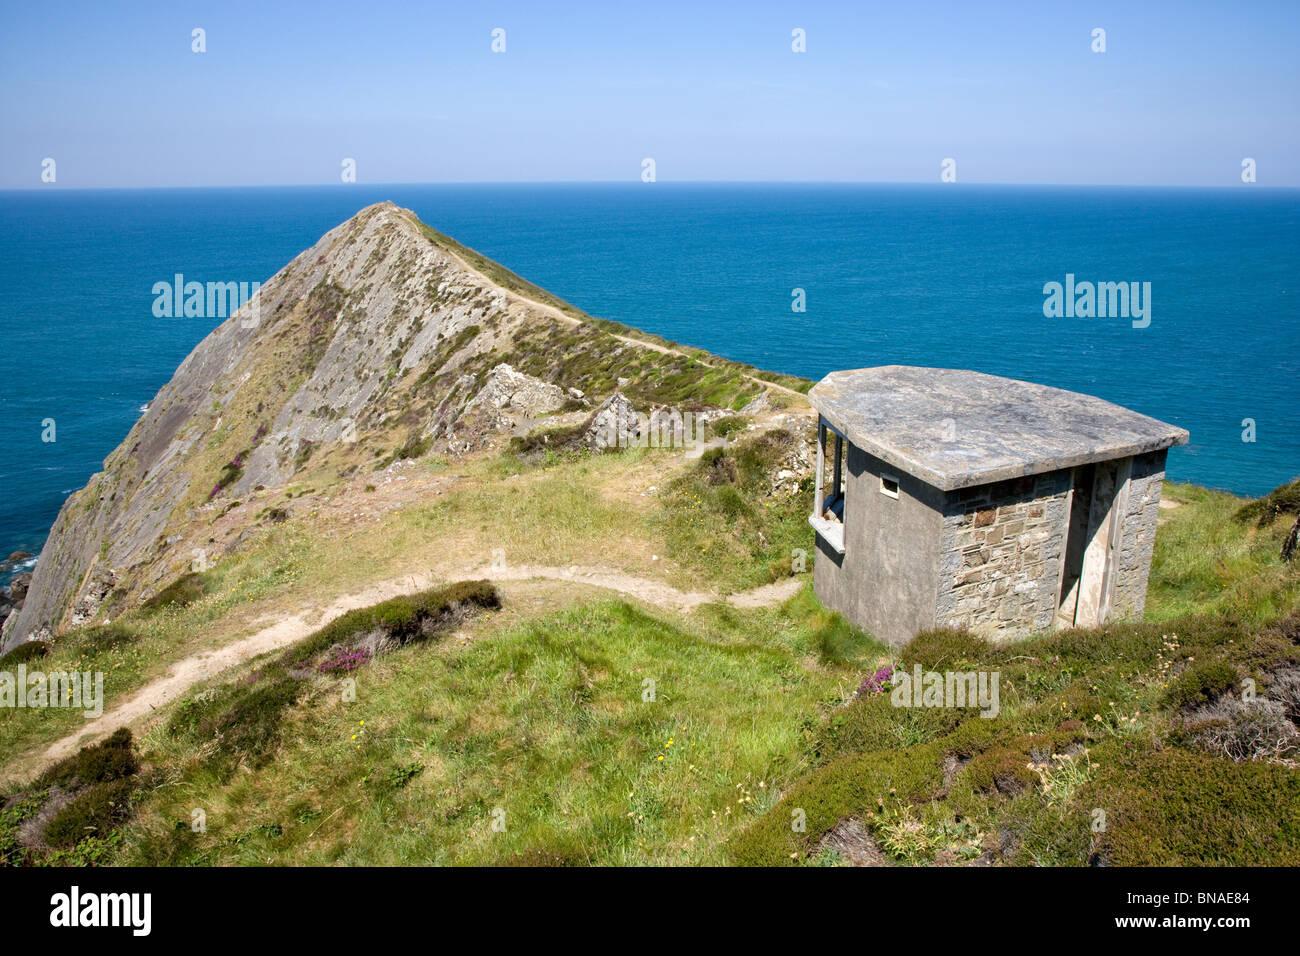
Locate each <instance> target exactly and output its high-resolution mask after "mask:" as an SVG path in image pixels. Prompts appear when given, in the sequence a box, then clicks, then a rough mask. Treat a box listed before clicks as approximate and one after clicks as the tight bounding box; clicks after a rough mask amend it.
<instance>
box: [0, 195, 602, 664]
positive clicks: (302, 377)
mask: <svg viewBox="0 0 1300 956" xmlns="http://www.w3.org/2000/svg"><path fill="white" fill-rule="evenodd" d="M471 259H473V260H474V263H475V264H474V265H473V266H471V265H469V264H468V262H467V260H471ZM485 264H486V265H485ZM487 265H490V266H493V267H495V268H494V269H492V270H489V271H493V272H494V273H495V279H496V280H497V281H494V279H489V278H488V277H487V276H485V275H484V274H483V272H482V271H480V270H481V269H484V268H485V267H486V266H487ZM511 280H514V281H513V282H512V281H511ZM498 281H506V282H508V283H509V284H512V285H515V286H516V288H517V287H519V286H521V285H522V286H526V283H523V282H522V280H518V279H517V277H514V276H512V275H511V274H509V273H506V272H505V271H504V270H500V267H496V266H495V264H493V263H487V261H486V260H482V259H479V258H477V257H476V256H475V255H474V254H473V253H471V252H470V251H469V250H465V249H463V248H462V247H459V246H457V245H456V244H455V243H454V242H452V241H451V240H449V239H447V238H446V237H443V236H441V235H439V234H438V233H435V232H433V231H432V230H430V229H428V227H426V226H424V225H423V224H422V223H421V222H420V221H419V220H418V219H417V218H416V217H415V215H414V214H413V213H411V212H410V211H409V210H404V209H399V208H398V207H397V206H395V205H393V204H392V203H381V204H379V205H376V206H371V207H369V208H367V209H364V210H362V211H361V212H360V213H358V214H357V215H356V216H355V217H353V218H352V219H350V220H349V221H347V222H345V223H343V224H342V225H340V226H338V227H337V228H335V229H333V230H331V231H330V232H329V233H327V234H326V235H325V236H323V237H322V238H321V240H320V241H319V242H317V243H316V244H315V245H314V246H313V247H312V248H310V249H308V250H307V251H306V252H303V253H302V254H301V255H299V256H298V257H297V258H295V259H294V260H293V261H292V262H290V263H289V264H288V265H287V266H285V267H284V268H283V269H282V270H280V272H279V273H277V274H276V275H275V276H274V277H273V278H272V279H271V280H269V281H268V282H266V283H265V284H264V285H263V286H262V288H261V290H260V292H259V293H258V295H257V296H256V297H255V298H254V299H253V300H251V301H250V302H249V303H247V304H246V305H245V306H244V307H243V308H242V309H240V310H239V311H238V312H237V313H236V314H234V315H233V316H231V317H230V318H229V319H228V320H227V321H226V322H224V323H223V324H222V325H221V326H220V327H218V328H217V329H216V330H214V331H213V332H212V333H211V334H210V335H209V336H208V337H207V338H205V339H204V340H203V341H202V342H201V343H200V344H199V345H198V347H196V348H195V349H194V351H193V352H192V353H191V354H190V355H189V357H188V358H186V359H185V361H184V362H183V363H182V364H181V366H180V368H178V369H177V371H176V374H175V376H174V377H173V379H172V380H171V381H170V382H169V383H168V384H167V385H166V386H165V387H164V388H163V389H162V390H161V391H160V392H159V393H158V395H157V397H156V398H155V399H154V400H153V401H152V402H151V403H150V404H149V406H148V410H147V411H146V413H145V414H144V416H143V417H142V418H141V419H140V420H139V421H138V422H137V423H136V425H135V426H134V427H133V428H132V429H131V432H130V433H129V434H128V435H127V437H126V440H125V441H123V443H122V444H121V445H120V446H119V447H118V448H117V449H116V450H115V451H114V452H113V453H112V454H111V455H109V457H108V458H107V459H106V461H105V462H104V470H103V471H102V472H100V473H99V474H96V475H95V476H94V477H93V478H92V479H91V480H90V482H89V483H88V484H87V485H86V487H85V488H83V489H82V490H81V491H79V492H77V493H76V494H74V495H72V496H71V497H70V498H69V499H68V500H67V502H65V504H64V507H63V509H62V511H61V512H60V513H59V516H58V519H57V521H56V522H55V525H54V528H53V530H52V531H51V534H50V537H49V540H48V542H47V543H46V546H45V548H44V550H43V551H42V553H41V557H40V560H39V562H38V564H37V566H36V570H35V574H34V577H33V580H32V582H31V590H30V593H29V594H28V595H27V600H26V601H25V603H24V604H23V606H22V608H21V609H20V610H18V611H16V612H15V613H14V614H12V615H11V616H10V617H9V619H8V620H7V621H6V622H5V627H4V642H3V643H4V645H5V647H11V646H13V645H14V644H16V643H18V642H20V641H22V640H27V639H29V638H30V637H33V636H35V637H48V636H49V635H50V634H52V633H54V632H57V631H58V630H59V629H60V628H62V627H65V626H68V625H73V624H79V623H82V622H85V621H88V620H91V619H93V618H94V617H96V616H97V615H98V614H100V613H101V605H102V604H103V602H104V601H105V599H106V598H109V597H110V595H111V599H112V601H113V602H114V603H116V604H117V605H119V606H124V605H126V604H128V603H129V602H131V601H139V600H142V599H143V598H145V597H147V596H148V595H149V593H150V592H151V591H152V590H154V589H156V588H157V587H158V586H159V585H160V584H164V583H166V580H167V579H169V578H171V577H174V576H175V575H177V574H180V573H184V571H185V570H186V569H187V566H188V565H189V564H190V563H191V562H192V561H193V560H194V558H195V556H194V555H191V554H190V553H178V552H179V548H178V547H177V545H179V544H180V542H181V541H182V539H183V537H184V536H183V535H181V534H179V533H178V532H179V531H180V530H183V529H184V528H185V527H186V526H187V524H189V523H191V522H193V521H194V520H196V519H197V518H201V517H202V516H203V514H204V513H205V512H215V511H217V510H218V509H220V508H222V507H224V506H225V505H226V504H228V503H229V502H231V501H234V500H237V499H239V498H240V497H242V496H246V495H249V494H253V493H256V492H258V491H260V490H263V489H268V488H275V487H277V486H282V485H284V484H285V483H287V482H290V481H292V480H293V479H294V478H295V477H297V476H301V475H303V473H304V472H311V473H313V474H326V473H328V474H329V475H335V476H337V475H346V474H348V473H349V472H355V471H356V470H358V469H360V468H366V467H375V464H376V459H378V460H379V461H380V462H382V461H383V460H384V456H385V454H386V455H387V456H388V460H392V459H393V458H398V457H409V456H411V455H413V454H418V453H420V452H422V451H424V450H427V449H428V448H430V447H431V446H432V445H433V444H434V443H436V442H441V443H442V444H443V446H444V448H443V450H444V451H448V450H449V451H451V452H457V451H464V450H467V449H470V448H473V447H476V445H479V444H481V443H482V442H483V441H484V437H485V433H486V431H490V430H491V428H492V427H497V428H499V427H500V426H501V416H500V415H499V414H495V413H497V412H498V410H499V408H500V406H501V404H502V402H503V401H505V402H506V403H507V404H508V403H509V401H510V396H509V395H504V398H503V394H504V392H510V393H511V394H515V393H518V394H520V395H523V394H536V395H540V396H542V399H544V400H542V401H541V402H540V406H539V407H538V408H536V409H524V411H526V412H533V413H536V414H541V413H543V412H549V411H555V410H557V409H559V408H560V407H561V406H562V405H564V404H565V403H566V402H572V403H574V407H575V408H580V407H581V406H582V402H581V401H580V400H579V399H578V398H577V397H574V396H576V395H579V394H580V393H578V392H574V393H572V394H570V393H568V392H565V391H561V389H559V388H558V387H555V386H550V387H545V386H544V383H543V382H541V381H540V380H537V379H536V378H535V377H531V376H525V375H523V373H515V372H514V371H513V369H508V370H506V371H508V372H509V373H510V375H506V372H505V371H498V372H497V373H496V374H495V375H493V373H492V369H494V368H496V367H497V366H498V365H500V364H501V363H502V362H503V361H506V360H508V359H509V358H511V356H512V355H514V354H516V351H517V348H516V346H515V345H514V339H515V338H516V336H517V334H518V333H519V331H520V329H521V327H524V326H527V327H528V334H529V335H531V336H534V337H535V338H534V339H533V341H534V342H542V341H546V340H548V339H554V338H555V337H556V336H572V335H574V334H576V333H575V332H574V328H575V327H577V326H581V325H582V323H581V322H579V321H578V320H577V319H575V318H574V317H573V316H572V315H567V314H565V312H563V311H561V309H560V308H557V307H556V306H557V305H560V306H562V305H563V304H562V303H555V304H551V303H550V302H542V301H535V300H534V299H532V298H527V297H524V296H522V295H519V294H517V293H516V292H514V291H511V290H510V289H507V288H504V287H503V286H502V285H499V284H498ZM538 291H540V290H538ZM552 301H554V300H552ZM584 328H585V327H584ZM584 334H586V333H585V332H584ZM593 334H594V333H593ZM599 334H600V335H601V337H602V338H604V339H610V340H612V339H613V338H614V337H613V336H610V335H608V334H607V333H599ZM615 344H616V345H617V343H615ZM525 351H527V352H528V354H529V355H532V356H534V357H535V353H542V352H544V351H545V350H539V349H531V350H525ZM557 370H558V369H557V368H556V367H554V363H552V367H550V368H540V367H539V368H537V369H535V371H540V372H542V373H543V374H544V377H546V378H548V379H554V378H555V377H556V375H555V374H554V373H555V372H556V371H557ZM511 376H514V377H511ZM529 382H532V383H534V384H532V385H530V384H529ZM503 383H505V384H508V385H509V386H510V387H509V388H508V389H504V390H503V387H502V386H503ZM485 386H487V387H488V388H487V391H488V394H487V395H485V396H484V397H483V398H482V399H480V400H478V401H475V400H476V398H478V396H479V394H480V392H482V391H484V388H485ZM488 411H491V412H493V413H494V420H493V422H491V423H490V426H485V425H484V423H483V418H484V416H486V414H487V412H488ZM191 550H192V549H191ZM205 557H206V556H205ZM104 610H107V608H104Z"/></svg>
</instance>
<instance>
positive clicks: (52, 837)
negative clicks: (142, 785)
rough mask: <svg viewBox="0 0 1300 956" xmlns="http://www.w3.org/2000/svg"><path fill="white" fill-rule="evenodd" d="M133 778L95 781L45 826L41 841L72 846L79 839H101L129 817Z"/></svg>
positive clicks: (66, 846)
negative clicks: (43, 837)
mask: <svg viewBox="0 0 1300 956" xmlns="http://www.w3.org/2000/svg"><path fill="white" fill-rule="evenodd" d="M136 789H137V787H136V781H135V780H134V779H133V778H131V777H123V778H121V779H118V780H109V781H106V782H105V783H97V784H95V785H94V786H93V787H90V788H88V789H86V790H85V791H83V792H82V793H79V794H77V796H75V797H74V798H73V799H72V800H71V801H70V802H69V803H68V804H67V805H66V806H64V807H63V808H62V809H61V810H59V812H58V813H56V814H55V815H54V816H53V818H51V820H50V822H49V824H48V825H47V826H46V827H45V842H46V843H48V844H49V845H50V846H53V847H62V848H69V847H74V846H76V845H77V844H78V843H80V842H82V841H83V840H87V839H91V838H98V839H103V838H104V837H106V836H108V835H109V834H110V833H111V832H112V831H113V830H115V829H117V827H119V826H121V825H122V824H123V823H125V822H126V820H127V819H128V818H129V817H130V816H131V798H132V795H133V794H134V793H135V791H136Z"/></svg>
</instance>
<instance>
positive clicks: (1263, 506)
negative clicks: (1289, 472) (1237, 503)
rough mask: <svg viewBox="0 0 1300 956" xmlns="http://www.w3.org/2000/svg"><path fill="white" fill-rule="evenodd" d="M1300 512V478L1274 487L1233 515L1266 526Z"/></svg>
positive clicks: (1239, 519) (1238, 519)
mask: <svg viewBox="0 0 1300 956" xmlns="http://www.w3.org/2000/svg"><path fill="white" fill-rule="evenodd" d="M1294 514H1300V478H1297V479H1295V480H1294V481H1291V482H1288V483H1287V484H1285V485H1281V486H1279V487H1277V488H1274V489H1273V490H1272V491H1270V492H1269V493H1268V494H1266V495H1265V496H1264V497H1263V498H1256V499H1255V500H1254V501H1251V502H1248V503H1246V504H1244V505H1242V506H1241V507H1240V508H1238V509H1237V512H1236V514H1234V515H1233V517H1234V518H1235V519H1236V520H1237V521H1240V522H1248V521H1253V522H1255V523H1256V524H1257V525H1258V526H1259V527H1261V528H1266V527H1268V526H1269V525H1271V524H1272V523H1273V522H1274V521H1276V520H1277V519H1278V518H1280V517H1281V516H1282V515H1294Z"/></svg>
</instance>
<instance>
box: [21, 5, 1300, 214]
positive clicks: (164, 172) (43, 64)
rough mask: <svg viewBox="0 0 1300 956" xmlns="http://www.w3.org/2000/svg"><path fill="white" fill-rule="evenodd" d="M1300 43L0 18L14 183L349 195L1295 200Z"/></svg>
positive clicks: (1135, 25)
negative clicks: (346, 178) (473, 184)
mask: <svg viewBox="0 0 1300 956" xmlns="http://www.w3.org/2000/svg"><path fill="white" fill-rule="evenodd" d="M194 27H202V28H203V29H204V30H205V31H206V35H207V52H206V53H203V54H195V53H192V52H191V49H190V47H191V30H192V29H193V28H194ZM496 27H501V28H503V29H505V31H506V52H505V53H502V54H494V53H493V52H492V51H491V42H492V38H491V31H492V30H493V28H496ZM796 27H799V28H802V29H804V30H805V31H806V34H807V52H806V53H802V54H796V53H793V52H792V51H791V48H790V45H791V30H792V29H794V28H796ZM1096 27H1101V28H1103V29H1105V30H1106V46H1107V49H1106V52H1105V53H1094V52H1093V51H1092V49H1091V43H1092V38H1091V33H1092V30H1093V29H1094V28H1096ZM1298 49H1300V3H1297V2H1295V0H1287V2H1272V3H1270V2H1263V3H1255V4H1250V5H1244V4H1241V3H1231V2H1222V3H1204V2H1194V0H1192V2H1189V0H1179V2H1169V3H1146V2H1121V3H1070V2H1060V3H1057V2H1034V3H1031V2H1026V3H996V4H994V3H989V4H984V3H978V2H958V0H951V2H929V3H926V2H918V3H913V2H891V3H870V2H861V0H858V2H848V0H846V2H837V3H802V2H800V3H794V2H791V3H764V2H761V0H760V2H744V3H742V2H738V0H733V2H730V3H708V2H706V0H699V2H694V3H689V2H688V3H678V2H671V0H655V2H652V3H647V4H636V3H626V4H625V3H616V2H610V0H605V2H599V3H584V2H564V3H546V2H541V0H530V2H525V3H471V4H466V3H434V2H427V0H425V2H386V0H367V2H364V3H357V2H347V3H336V2H330V0H321V2H313V3H268V2H260V3H254V2H243V0H227V2H222V3H212V4H206V3H185V2H158V3H149V2H140V3H124V4H116V3H103V2H102V0H99V2H85V3H58V2H50V3H31V4H27V3H18V2H16V0H4V9H3V12H0V188H28V187H31V188H63V189H67V188H86V187H133V186H220V185H276V184H312V183H337V182H339V170H340V164H341V161H342V159H343V158H344V157H352V158H354V159H355V160H356V163H357V178H358V180H359V181H361V182H369V183H385V182H388V183H393V182H460V181H489V182H490V181H524V182H538V181H595V180H613V181H619V180H623V181H629V182H635V181H637V180H638V179H639V177H640V174H641V161H642V159H643V158H644V157H653V158H654V159H655V162H656V167H657V175H658V180H659V181H660V182H669V181H673V180H736V181H764V180H767V181H772V180H781V181H866V182H929V181H938V178H939V170H940V163H941V161H942V160H943V159H944V158H946V157H952V158H954V159H956V161H957V172H958V180H959V181H960V182H986V183H1071V184H1089V183H1095V184H1145V185H1166V186H1182V185H1196V186H1234V185H1236V186H1240V185H1241V182H1240V167H1241V161H1242V159H1243V158H1244V157H1252V158H1254V159H1255V160H1256V162H1257V164H1258V165H1257V169H1258V185H1259V186H1289V187H1295V186H1300V67H1297V63H1298V62H1300V56H1297V53H1296V51H1297V50H1298ZM45 157H52V158H54V159H55V160H56V162H57V183H56V184H55V185H53V186H50V185H48V184H42V183H41V181H40V173H41V161H42V160H43V159H44V158H45Z"/></svg>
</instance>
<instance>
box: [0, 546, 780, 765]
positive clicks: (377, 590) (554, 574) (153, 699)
mask: <svg viewBox="0 0 1300 956" xmlns="http://www.w3.org/2000/svg"><path fill="white" fill-rule="evenodd" d="M482 579H487V580H490V581H496V582H505V583H508V582H523V581H536V580H550V581H564V582H570V583H572V584H579V585H587V586H589V587H595V588H601V589H604V590H608V591H615V592H617V593H619V594H622V595H624V596H626V597H630V598H633V599H635V600H638V601H642V602H644V603H645V604H649V605H652V606H654V607H663V608H669V609H671V610H674V611H679V612H686V613H689V612H690V611H692V610H694V609H695V608H697V607H699V606H700V605H701V604H708V603H711V602H714V601H720V600H725V601H726V602H727V603H729V604H731V605H732V606H733V607H741V608H753V607H764V606H768V605H772V604H778V603H780V602H781V601H784V600H786V599H788V598H790V597H792V596H793V595H794V594H795V592H797V591H798V590H799V587H800V583H801V582H800V580H799V579H798V578H793V577H792V578H788V579H786V580H783V581H777V582H776V583H774V584H765V585H763V586H762V587H758V588H754V589H753V590H750V591H742V592H739V593H737V594H732V595H728V596H727V597H725V598H723V597H720V596H719V595H717V594H715V593H713V592H708V591H681V590H678V589H677V588H674V587H671V586H670V585H668V584H665V583H664V582H662V581H655V580H653V579H650V578H642V577H636V576H634V575H630V574H625V573H623V572H621V571H616V570H612V569H610V568H589V567H580V566H571V567H564V568H560V567H549V566H543V565H519V566H506V567H491V566H485V567H479V568H473V569H469V570H467V571H466V572H465V573H463V574H458V575H453V576H451V577H450V578H448V577H438V576H434V575H432V574H407V575H403V576H402V577H400V578H394V579H392V580H389V581H383V582H381V583H379V584H375V585H372V586H371V587H368V588H365V589H363V590H361V591H358V592H356V593H355V594H348V595H345V596H343V597H340V598H339V599H337V600H336V601H334V602H333V603H331V604H329V605H328V606H326V607H324V608H320V607H314V608H308V609H306V610H303V611H301V612H300V613H298V614H295V615H293V616H291V617H287V618H283V619H281V620H279V621H277V622H276V623H274V624H272V625H270V626H269V627H265V628H263V629H262V630H260V631H257V632H256V633H254V634H250V635H249V636H248V637H245V638H242V639H241V640H238V641H234V642H232V643H230V644H226V645H225V646H223V647H220V648H217V649H215V650H211V651H204V652H201V653H198V654H194V655H192V656H191V657H187V658H184V659H182V660H180V661H177V662H176V663H175V664H173V665H172V667H171V670H169V671H168V672H167V674H166V676H164V677H160V678H158V679H157V680H155V681H153V682H151V683H149V684H146V685H145V686H144V687H142V688H141V689H140V690H139V691H137V692H136V693H135V694H134V695H133V696H132V697H131V698H130V699H129V700H127V701H125V702H123V703H121V704H118V705H117V706H116V707H114V708H113V709H112V710H109V711H106V712H105V713H103V714H102V715H101V716H99V717H97V718H96V719H94V720H91V721H89V722H88V723H86V724H85V726H83V727H82V728H81V729H80V730H78V731H77V733H75V734H69V735H68V736H67V737H64V738H63V739H61V740H58V741H56V742H55V743H53V744H51V745H50V746H48V747H47V748H46V749H45V751H44V753H43V754H42V756H41V759H42V760H44V761H47V762H48V761H54V760H59V759H61V758H63V757H66V756H68V755H69V754H71V753H73V752H75V751H76V750H77V749H78V748H79V747H82V746H85V745H86V744H87V743H92V742H94V741H95V740H97V739H99V738H100V737H102V736H104V735H106V734H109V733H111V732H112V731H114V730H116V729H117V728H118V727H123V726H131V725H133V724H135V723H137V722H138V721H140V720H142V719H144V718H146V717H148V716H149V715H150V714H152V713H153V712H154V711H155V710H157V709H158V708H160V707H163V706H165V705H166V704H168V703H170V702H171V701H173V700H175V699H176V698H178V697H180V696H181V695H182V694H183V693H185V691H186V690H188V689H189V688H190V687H192V686H193V685H195V684H197V683H199V682H201V681H205V680H208V679H209V678H212V677H215V676H216V675H218V674H220V673H221V672H222V671H225V670H229V669H230V668H232V667H235V666H236V665H238V664H242V663H244V662H245V661H249V660H252V659H253V658H255V657H257V656H258V655H260V654H266V653H268V652H270V651H275V650H279V649H280V648H282V647H287V646H288V645H290V644H292V643H294V642H295V641H299V640H302V639H303V638H304V637H307V636H308V635H309V634H311V633H312V632H314V631H316V630H318V629H319V628H321V627H324V626H325V625H326V624H328V623H329V622H330V621H332V620H334V619H335V618H337V617H339V616H340V615H342V614H345V613H346V612H348V611H351V610H354V609H356V608H362V607H368V606H370V605H372V604H378V603H379V602H380V601H387V600H388V599H390V598H394V597H398V596H400V595H402V594H410V593H413V592H415V591H423V590H425V589H426V588H431V587H436V586H438V585H441V584H447V583H451V582H454V581H475V580H482ZM505 590H506V591H507V594H508V593H509V589H508V588H506V589H505ZM30 756H32V755H31V754H29V755H27V756H25V757H23V758H20V759H19V760H16V761H14V764H15V765H25V764H26V763H27V762H28V759H29V758H30Z"/></svg>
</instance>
